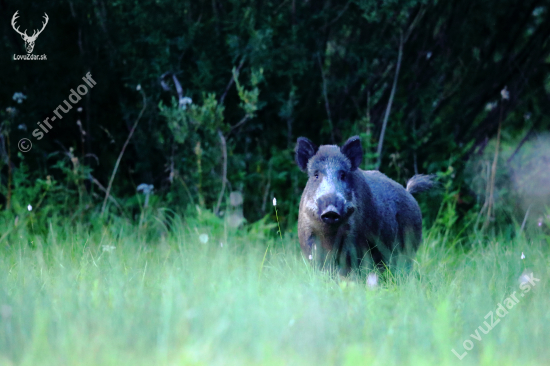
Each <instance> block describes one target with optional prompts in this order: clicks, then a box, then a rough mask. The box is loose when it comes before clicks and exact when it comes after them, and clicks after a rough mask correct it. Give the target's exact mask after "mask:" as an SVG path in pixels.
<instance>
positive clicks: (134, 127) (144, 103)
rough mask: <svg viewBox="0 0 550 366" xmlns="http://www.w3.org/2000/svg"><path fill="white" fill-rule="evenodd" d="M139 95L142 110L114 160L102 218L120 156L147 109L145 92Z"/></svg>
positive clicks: (102, 208) (102, 209)
mask: <svg viewBox="0 0 550 366" xmlns="http://www.w3.org/2000/svg"><path fill="white" fill-rule="evenodd" d="M141 95H142V97H143V108H142V109H141V112H139V115H138V118H137V119H136V122H135V123H134V125H133V126H132V129H131V130H130V133H129V134H128V138H126V142H124V145H123V146H122V150H121V151H120V154H119V155H118V159H117V160H116V164H115V167H114V169H113V173H112V174H111V179H110V180H109V185H108V186H107V193H106V194H105V199H104V200H103V206H102V207H101V215H102V216H103V212H105V206H106V205H107V199H108V198H109V194H110V192H111V187H112V186H113V180H114V179H115V175H116V172H117V170H118V165H119V164H120V160H122V155H124V151H126V146H128V143H129V142H130V139H131V138H132V135H133V134H134V131H135V130H136V127H137V125H138V122H139V120H140V119H141V116H143V112H145V108H146V107H147V98H145V92H143V90H142V91H141Z"/></svg>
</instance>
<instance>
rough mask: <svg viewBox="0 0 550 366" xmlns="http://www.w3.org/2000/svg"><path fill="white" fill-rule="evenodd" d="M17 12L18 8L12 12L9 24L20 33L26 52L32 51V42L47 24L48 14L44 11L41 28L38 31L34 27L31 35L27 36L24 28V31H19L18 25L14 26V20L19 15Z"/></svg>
mask: <svg viewBox="0 0 550 366" xmlns="http://www.w3.org/2000/svg"><path fill="white" fill-rule="evenodd" d="M18 12H19V10H17V11H16V12H15V14H13V18H11V26H12V27H13V29H14V30H15V31H16V32H17V33H19V34H20V35H21V38H23V41H25V48H26V49H27V53H32V50H33V49H34V42H36V39H37V38H38V36H39V35H40V33H42V31H43V30H44V28H46V24H48V20H49V18H48V14H46V13H44V19H45V20H46V21H45V22H43V23H42V29H40V30H39V31H37V30H36V29H35V30H34V32H33V34H32V36H29V35H27V30H26V29H25V31H24V32H20V31H19V26H17V28H16V27H15V20H16V19H17V18H18V17H19V15H17V13H18Z"/></svg>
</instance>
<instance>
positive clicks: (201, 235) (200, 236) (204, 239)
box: [199, 234, 208, 244]
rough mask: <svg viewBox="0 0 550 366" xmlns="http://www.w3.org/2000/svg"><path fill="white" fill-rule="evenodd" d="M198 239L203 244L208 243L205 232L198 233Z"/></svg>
mask: <svg viewBox="0 0 550 366" xmlns="http://www.w3.org/2000/svg"><path fill="white" fill-rule="evenodd" d="M199 241H200V242H201V243H203V244H206V243H208V235H206V234H200V235H199Z"/></svg>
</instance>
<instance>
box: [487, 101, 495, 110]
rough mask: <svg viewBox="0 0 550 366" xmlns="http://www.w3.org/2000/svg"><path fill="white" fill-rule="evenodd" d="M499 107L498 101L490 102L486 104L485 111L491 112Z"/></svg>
mask: <svg viewBox="0 0 550 366" xmlns="http://www.w3.org/2000/svg"><path fill="white" fill-rule="evenodd" d="M496 107H497V102H490V103H487V104H486V105H485V111H487V112H490V111H492V110H493V109H495V108H496Z"/></svg>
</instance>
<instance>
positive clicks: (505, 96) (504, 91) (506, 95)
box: [500, 86, 510, 100]
mask: <svg viewBox="0 0 550 366" xmlns="http://www.w3.org/2000/svg"><path fill="white" fill-rule="evenodd" d="M500 95H501V96H502V99H504V100H508V99H510V92H509V91H508V89H507V87H506V86H505V87H504V89H502V90H501V91H500Z"/></svg>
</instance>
